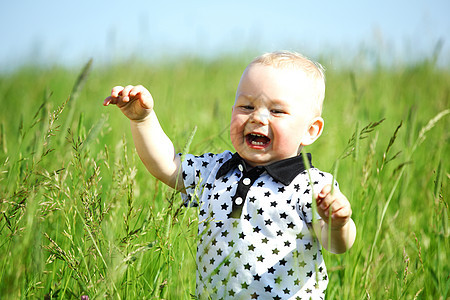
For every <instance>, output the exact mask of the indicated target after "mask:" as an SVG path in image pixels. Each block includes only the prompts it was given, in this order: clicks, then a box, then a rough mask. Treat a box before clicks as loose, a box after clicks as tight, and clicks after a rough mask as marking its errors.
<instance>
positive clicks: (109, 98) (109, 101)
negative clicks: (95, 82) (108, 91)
mask: <svg viewBox="0 0 450 300" xmlns="http://www.w3.org/2000/svg"><path fill="white" fill-rule="evenodd" d="M111 102H112V97H111V96H109V97H106V98H105V100H103V106H108V105H109V104H110V103H111Z"/></svg>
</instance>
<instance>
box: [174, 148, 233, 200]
mask: <svg viewBox="0 0 450 300" xmlns="http://www.w3.org/2000/svg"><path fill="white" fill-rule="evenodd" d="M227 154H228V155H227ZM224 156H231V154H229V151H228V152H224V153H221V154H213V153H205V154H203V155H200V156H195V155H192V154H186V155H185V156H184V157H182V162H181V167H182V178H183V183H184V186H185V191H184V192H183V193H181V197H182V199H183V200H184V202H185V204H187V205H197V204H198V199H200V198H201V193H202V191H203V188H204V185H205V183H206V181H207V179H208V178H210V176H211V175H213V174H212V173H214V174H215V173H216V172H217V169H218V168H219V167H220V165H221V163H222V162H223V161H224Z"/></svg>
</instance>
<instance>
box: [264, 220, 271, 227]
mask: <svg viewBox="0 0 450 300" xmlns="http://www.w3.org/2000/svg"><path fill="white" fill-rule="evenodd" d="M264 222H265V223H266V225H267V226H270V225H272V220H270V219H267V220H264Z"/></svg>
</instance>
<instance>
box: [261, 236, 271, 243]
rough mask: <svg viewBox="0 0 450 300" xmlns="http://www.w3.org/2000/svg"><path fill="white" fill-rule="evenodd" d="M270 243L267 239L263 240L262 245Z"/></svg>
mask: <svg viewBox="0 0 450 300" xmlns="http://www.w3.org/2000/svg"><path fill="white" fill-rule="evenodd" d="M268 242H269V239H268V238H266V237H265V238H263V239H262V240H261V243H263V244H267V243H268Z"/></svg>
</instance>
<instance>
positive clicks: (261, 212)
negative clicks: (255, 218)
mask: <svg viewBox="0 0 450 300" xmlns="http://www.w3.org/2000/svg"><path fill="white" fill-rule="evenodd" d="M257 212H258V215H262V214H263V212H264V210H263V209H262V207H261V208H259V209H258V210H257Z"/></svg>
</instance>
